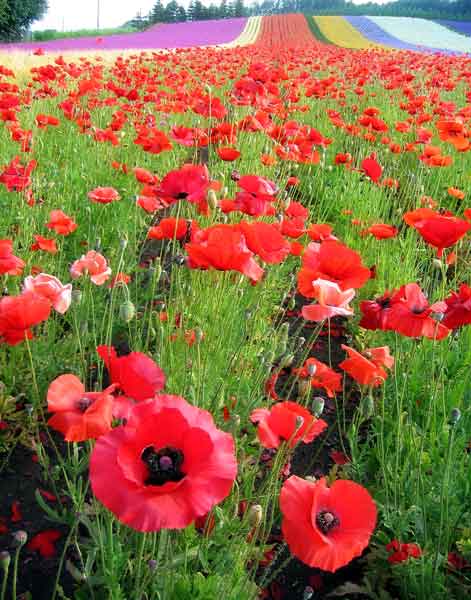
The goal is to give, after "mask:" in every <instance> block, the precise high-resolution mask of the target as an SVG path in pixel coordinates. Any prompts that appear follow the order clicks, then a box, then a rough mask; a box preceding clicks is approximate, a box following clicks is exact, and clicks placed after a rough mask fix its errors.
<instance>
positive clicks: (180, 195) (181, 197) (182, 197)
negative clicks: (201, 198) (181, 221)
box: [176, 192, 188, 200]
mask: <svg viewBox="0 0 471 600" xmlns="http://www.w3.org/2000/svg"><path fill="white" fill-rule="evenodd" d="M176 198H177V200H185V198H188V192H178V194H177V195H176Z"/></svg>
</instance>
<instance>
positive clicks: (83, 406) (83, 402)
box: [76, 396, 93, 413]
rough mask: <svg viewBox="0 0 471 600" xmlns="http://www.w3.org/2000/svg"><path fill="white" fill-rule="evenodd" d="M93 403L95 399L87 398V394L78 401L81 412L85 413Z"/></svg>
mask: <svg viewBox="0 0 471 600" xmlns="http://www.w3.org/2000/svg"><path fill="white" fill-rule="evenodd" d="M92 404H93V400H92V399H91V398H87V396H83V398H80V400H78V401H77V404H76V406H77V408H78V410H79V411H80V412H82V413H84V412H85V411H86V410H87V408H88V407H89V406H91V405H92Z"/></svg>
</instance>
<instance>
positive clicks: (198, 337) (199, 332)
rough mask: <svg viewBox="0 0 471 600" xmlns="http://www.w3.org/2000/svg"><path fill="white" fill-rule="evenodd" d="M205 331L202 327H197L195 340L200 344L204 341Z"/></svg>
mask: <svg viewBox="0 0 471 600" xmlns="http://www.w3.org/2000/svg"><path fill="white" fill-rule="evenodd" d="M203 338H204V333H203V330H202V329H201V327H195V342H196V343H197V344H200V343H201V342H202V341H203Z"/></svg>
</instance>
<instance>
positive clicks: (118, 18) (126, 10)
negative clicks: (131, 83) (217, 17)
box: [32, 0, 386, 31]
mask: <svg viewBox="0 0 471 600" xmlns="http://www.w3.org/2000/svg"><path fill="white" fill-rule="evenodd" d="M216 1H217V0H216ZM353 1H354V2H355V4H363V3H364V2H367V1H368V0H353ZM385 1H386V0H376V2H377V3H378V4H382V3H384V2H385ZM98 2H99V3H100V26H101V27H119V26H120V25H122V24H123V23H125V22H126V21H129V20H130V19H132V18H133V17H134V16H136V14H137V13H138V12H139V10H140V11H141V13H142V15H147V14H148V13H149V11H150V10H151V8H152V7H153V5H154V4H155V0H132V1H131V2H130V1H129V0H49V10H48V12H47V14H46V16H45V17H44V18H43V19H41V20H40V21H36V23H34V25H33V27H32V28H33V29H35V30H38V29H57V30H59V31H62V30H66V31H71V30H74V29H94V28H95V27H96V24H97V4H98ZM203 3H204V4H205V3H208V4H209V3H210V2H209V1H208V2H205V0H203ZM164 4H166V0H164ZM179 4H183V5H184V6H187V5H188V4H189V0H183V1H182V0H180V1H179Z"/></svg>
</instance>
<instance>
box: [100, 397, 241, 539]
mask: <svg viewBox="0 0 471 600" xmlns="http://www.w3.org/2000/svg"><path fill="white" fill-rule="evenodd" d="M236 474H237V462H236V458H235V453H234V441H233V439H232V436H231V435H229V434H228V433H225V432H223V431H221V430H219V429H217V428H216V427H215V425H214V421H213V418H212V416H211V415H210V414H209V413H208V412H207V411H204V410H201V409H199V408H196V407H194V406H191V405H190V404H188V402H186V400H184V399H183V398H180V397H179V396H167V395H163V396H156V397H155V398H154V399H151V400H148V401H146V402H142V403H140V404H137V405H136V406H134V407H133V409H132V412H131V415H130V418H129V421H128V422H127V424H126V425H125V426H121V427H117V428H115V429H113V430H112V431H110V432H109V433H107V434H106V435H104V436H102V437H101V438H100V439H99V440H98V441H97V442H96V444H95V447H94V449H93V452H92V455H91V458H90V481H91V485H92V490H93V493H94V494H95V496H96V497H97V498H98V500H99V501H100V502H102V503H103V504H104V505H105V506H106V507H107V508H108V509H109V510H110V511H111V512H113V513H114V514H115V516H116V517H117V518H118V519H119V520H120V521H121V522H122V523H125V524H126V525H128V526H129V527H132V528H133V529H137V530H138V531H158V530H160V529H182V528H184V527H187V526H188V525H189V524H190V523H192V522H193V521H194V520H195V519H196V518H198V517H201V516H203V515H204V514H206V513H207V512H208V511H209V510H211V508H212V507H213V506H215V505H216V504H217V503H219V502H221V501H222V500H223V499H224V498H226V497H227V495H228V494H229V493H230V490H231V488H232V485H233V483H234V479H235V477H236Z"/></svg>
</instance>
